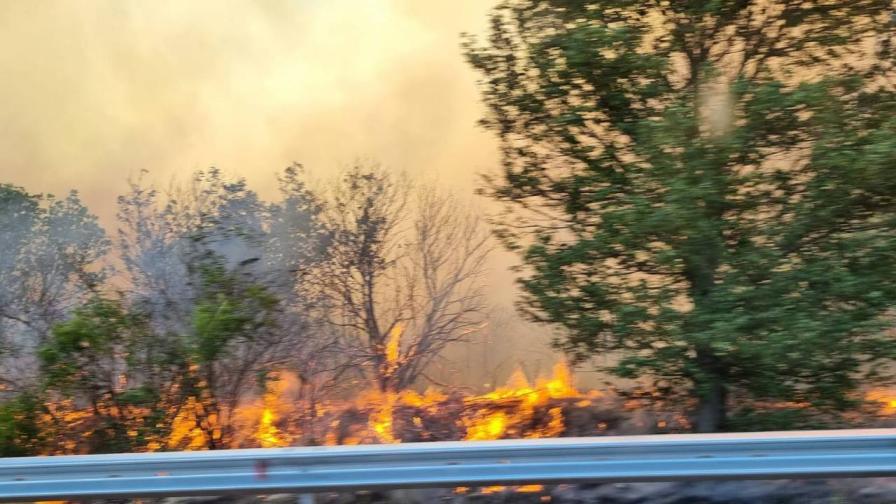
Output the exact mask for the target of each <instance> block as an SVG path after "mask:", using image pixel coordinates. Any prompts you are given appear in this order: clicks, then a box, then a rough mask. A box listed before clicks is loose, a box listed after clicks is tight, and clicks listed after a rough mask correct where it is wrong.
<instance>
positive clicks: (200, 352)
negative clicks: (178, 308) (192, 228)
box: [192, 262, 278, 365]
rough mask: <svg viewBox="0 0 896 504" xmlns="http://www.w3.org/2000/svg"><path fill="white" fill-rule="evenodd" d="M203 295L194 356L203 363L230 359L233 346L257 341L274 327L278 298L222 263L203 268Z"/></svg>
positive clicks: (195, 314)
mask: <svg viewBox="0 0 896 504" xmlns="http://www.w3.org/2000/svg"><path fill="white" fill-rule="evenodd" d="M201 277H202V282H203V296H202V299H201V301H200V302H198V303H197V305H196V308H195V310H194V312H193V337H194V340H193V347H192V349H193V353H194V355H195V357H196V359H197V361H198V362H199V363H200V364H203V365H210V364H213V363H214V362H215V361H216V360H218V359H221V358H224V357H226V352H227V351H228V350H230V349H231V348H232V345H231V344H232V343H233V342H235V341H238V340H240V339H242V340H244V341H251V340H253V339H254V338H255V337H256V336H258V334H259V333H260V332H261V331H263V330H264V329H265V328H267V327H270V326H272V325H273V324H274V318H273V315H274V312H275V310H276V309H277V306H278V299H277V297H276V296H274V295H273V294H271V293H270V292H268V290H267V289H266V288H265V287H264V286H262V285H259V284H256V283H249V284H246V283H245V282H240V280H239V279H238V277H237V276H236V275H234V274H232V273H230V272H228V271H226V270H225V269H224V268H223V266H221V265H220V264H219V263H215V262H212V263H210V264H206V265H204V266H203V267H202V273H201Z"/></svg>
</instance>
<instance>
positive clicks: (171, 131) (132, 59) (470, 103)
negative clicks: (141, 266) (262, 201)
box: [0, 0, 514, 305]
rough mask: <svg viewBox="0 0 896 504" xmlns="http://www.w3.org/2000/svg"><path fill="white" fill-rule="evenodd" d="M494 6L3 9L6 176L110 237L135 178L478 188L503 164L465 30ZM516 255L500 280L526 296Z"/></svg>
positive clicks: (382, 3)
mask: <svg viewBox="0 0 896 504" xmlns="http://www.w3.org/2000/svg"><path fill="white" fill-rule="evenodd" d="M493 4H494V2H493V1H492V0H437V1H436V0H263V1H249V0H239V1H238V0H227V1H225V0H190V1H181V0H154V1H152V2H146V1H142V0H140V1H138V0H91V1H89V2H85V1H77V0H56V1H47V0H28V1H21V2H13V1H8V2H0V71H2V74H3V78H2V79H0V100H2V102H0V125H2V128H3V131H2V134H0V182H11V183H14V184H17V185H22V186H24V187H26V188H27V189H28V190H29V191H31V192H51V193H55V194H62V193H65V192H67V191H68V190H69V189H77V190H78V191H80V193H81V194H82V197H83V198H84V200H85V201H86V203H87V204H88V205H89V206H90V208H91V209H92V210H93V211H94V212H95V213H97V214H98V215H99V216H100V217H101V219H102V222H103V224H104V225H105V226H106V227H107V229H109V230H110V231H112V230H114V221H113V216H114V212H115V207H114V204H115V203H114V202H115V197H116V196H117V195H118V194H120V193H122V192H123V191H124V189H125V186H126V181H127V179H128V177H129V176H135V175H137V174H138V173H139V172H140V171H141V170H144V169H145V170H149V172H150V180H152V181H155V182H156V183H158V184H159V185H161V186H165V185H167V182H168V181H170V179H171V178H172V177H173V176H178V175H179V176H185V175H187V174H189V173H191V172H193V171H194V170H196V169H200V168H206V167H209V166H212V165H213V166H217V167H219V168H221V169H222V170H224V171H225V172H227V173H231V174H236V175H241V176H245V177H246V178H247V179H248V180H249V182H250V184H251V185H252V186H253V187H254V188H256V189H258V190H259V191H260V192H262V193H263V194H270V193H271V191H272V189H273V187H274V172H275V171H277V170H279V169H281V168H283V167H285V166H286V165H288V164H290V163H291V162H293V161H297V162H300V163H303V164H304V165H305V166H306V167H307V168H309V170H310V171H311V173H312V175H313V176H314V177H315V178H325V177H326V176H327V174H328V173H332V172H333V171H334V170H336V169H338V168H340V167H342V166H344V165H346V164H347V163H350V162H352V161H353V160H355V159H358V158H362V159H373V160H378V161H380V162H381V163H383V164H384V165H386V166H389V167H392V168H395V169H398V170H406V171H408V172H414V173H423V174H426V175H427V176H428V177H432V176H434V177H437V178H438V179H439V180H440V181H442V182H443V183H445V184H446V185H448V186H451V187H452V188H453V189H455V190H459V191H462V192H465V193H468V194H469V193H470V192H471V191H472V189H473V188H474V187H475V186H476V185H477V184H478V176H477V174H478V173H481V172H484V171H488V170H493V169H495V168H496V166H497V163H498V154H497V142H496V140H495V138H494V137H493V135H492V134H491V133H489V132H486V131H484V130H483V129H481V128H479V127H478V126H476V124H475V123H476V120H477V119H478V118H479V117H480V116H481V115H482V112H483V107H482V105H481V103H480V101H479V95H478V91H477V88H476V85H475V82H476V78H477V75H476V74H475V73H474V72H473V70H472V69H471V68H470V67H469V66H468V65H467V64H466V62H465V61H464V59H463V56H462V54H461V50H460V42H461V38H460V33H461V32H472V33H483V32H484V31H485V29H486V26H487V13H488V11H489V9H490V7H491V6H492V5H493ZM510 260H511V257H510V256H509V255H507V254H505V253H499V254H497V255H496V256H495V257H494V259H493V261H492V263H493V268H492V273H491V275H490V277H489V283H490V292H492V297H493V300H494V301H495V302H496V303H499V304H504V305H506V304H508V303H509V302H510V301H511V299H512V298H513V296H514V292H513V291H514V289H513V282H512V275H511V274H510V273H509V272H508V271H507V269H506V265H507V263H508V262H509V261H510Z"/></svg>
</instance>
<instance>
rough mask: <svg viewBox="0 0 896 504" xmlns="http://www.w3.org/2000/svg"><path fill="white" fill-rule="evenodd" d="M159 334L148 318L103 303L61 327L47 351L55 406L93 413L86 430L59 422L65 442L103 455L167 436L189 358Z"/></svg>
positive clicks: (47, 386)
mask: <svg viewBox="0 0 896 504" xmlns="http://www.w3.org/2000/svg"><path fill="white" fill-rule="evenodd" d="M153 336H154V335H153V333H152V332H151V331H150V330H149V327H148V324H147V320H146V318H145V317H144V316H143V315H141V314H138V313H132V312H129V311H128V310H127V309H126V307H125V306H123V305H122V304H121V303H120V302H119V301H117V300H112V299H107V298H102V297H96V298H94V299H92V300H91V301H89V302H88V303H86V304H85V305H84V306H82V307H80V308H78V309H76V310H75V311H74V313H73V314H72V316H71V318H69V319H68V320H67V321H65V322H62V323H59V324H57V325H56V326H54V327H53V330H52V335H51V338H50V339H49V341H48V342H47V343H46V344H45V345H44V346H43V347H42V348H41V349H40V353H39V355H40V362H41V371H42V373H41V374H42V377H43V387H44V391H45V393H46V394H47V400H49V401H56V402H58V401H64V400H67V401H69V403H70V406H69V407H70V408H72V409H73V410H84V411H87V412H89V414H90V416H89V417H88V418H87V420H86V421H84V422H81V423H79V424H78V425H74V424H73V423H72V421H71V419H66V418H59V419H57V420H58V421H59V422H60V424H61V425H59V426H58V427H59V434H60V435H61V436H62V437H63V438H64V439H60V440H57V441H60V442H62V443H63V444H64V443H65V441H72V440H74V441H76V445H77V446H78V447H79V448H77V449H76V451H87V452H90V453H102V452H122V451H134V450H139V449H146V448H147V447H148V446H149V445H150V443H151V442H158V441H159V440H160V439H164V438H165V437H166V436H167V433H168V432H169V428H170V424H171V420H172V417H173V414H172V412H173V410H174V408H175V406H176V404H174V403H175V402H176V401H174V400H173V397H176V391H177V389H178V388H179V387H178V384H177V382H178V381H179V380H180V377H181V376H182V375H183V373H184V368H185V359H182V358H180V357H179V356H177V355H172V353H171V352H170V351H166V350H165V349H162V348H158V347H157V346H156V345H155V338H154V337H153ZM68 413H71V412H68Z"/></svg>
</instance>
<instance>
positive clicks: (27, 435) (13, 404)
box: [0, 393, 43, 457]
mask: <svg viewBox="0 0 896 504" xmlns="http://www.w3.org/2000/svg"><path fill="white" fill-rule="evenodd" d="M41 413H42V405H41V402H40V401H39V400H38V398H37V397H36V396H34V395H32V394H28V393H26V394H21V395H19V396H17V397H15V398H13V399H10V400H8V401H6V402H4V403H2V404H0V457H23V456H28V455H37V454H38V453H39V450H40V446H41V443H42V442H43V435H42V434H43V433H42V431H41V428H40V424H39V423H38V416H39V415H40V414H41Z"/></svg>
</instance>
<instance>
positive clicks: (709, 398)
mask: <svg viewBox="0 0 896 504" xmlns="http://www.w3.org/2000/svg"><path fill="white" fill-rule="evenodd" d="M727 392H728V391H727V390H726V388H725V384H724V383H722V380H721V379H719V378H718V377H716V376H713V377H712V379H711V381H710V383H708V384H707V387H706V388H705V390H700V391H698V394H699V396H698V397H699V402H698V404H697V421H696V428H697V432H718V431H719V430H721V428H722V427H723V426H724V424H725V417H726V413H727V407H726V402H727V396H728V393H727Z"/></svg>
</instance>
